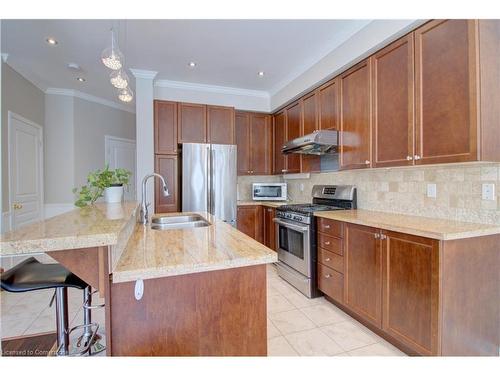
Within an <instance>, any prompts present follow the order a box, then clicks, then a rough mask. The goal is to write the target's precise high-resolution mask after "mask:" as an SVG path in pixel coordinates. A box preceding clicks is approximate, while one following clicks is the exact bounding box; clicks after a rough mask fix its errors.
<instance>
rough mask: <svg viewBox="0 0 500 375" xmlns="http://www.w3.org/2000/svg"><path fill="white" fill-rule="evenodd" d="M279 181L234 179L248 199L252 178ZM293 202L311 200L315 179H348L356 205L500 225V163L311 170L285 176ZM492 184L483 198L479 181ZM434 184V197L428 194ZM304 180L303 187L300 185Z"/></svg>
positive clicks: (327, 181) (342, 181)
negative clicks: (296, 176) (355, 190)
mask: <svg viewBox="0 0 500 375" xmlns="http://www.w3.org/2000/svg"><path fill="white" fill-rule="evenodd" d="M266 181H269V182H271V181H283V178H282V177H277V176H251V177H246V176H244V177H239V178H238V191H239V194H240V199H242V200H245V199H251V194H250V190H251V189H250V186H251V183H252V182H266ZM287 182H288V191H289V196H290V198H291V199H292V200H294V201H309V200H310V199H311V189H312V186H313V185H315V184H352V185H356V187H357V188H358V208H362V209H367V210H375V211H386V212H395V213H403V214H408V215H416V216H424V217H432V218H441V219H452V220H459V221H469V222H476V223H486V224H500V204H499V201H500V192H499V190H500V163H463V164H450V165H433V166H418V167H400V168H380V169H368V170H352V171H342V172H330V173H317V174H311V175H310V178H309V179H297V180H295V179H294V180H287ZM485 182H489V183H494V184H495V185H496V186H495V200H494V201H486V200H482V199H481V190H482V184H483V183H485ZM428 183H435V184H436V187H437V197H436V198H428V197H427V195H426V191H427V184H428ZM301 185H303V190H302V191H301V189H300V187H301Z"/></svg>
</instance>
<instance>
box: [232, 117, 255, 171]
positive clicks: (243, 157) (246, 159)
mask: <svg viewBox="0 0 500 375" xmlns="http://www.w3.org/2000/svg"><path fill="white" fill-rule="evenodd" d="M235 130H236V147H237V153H238V154H237V158H238V159H237V161H236V162H237V164H238V176H244V175H247V174H250V157H251V156H250V155H251V148H250V113H248V112H236V115H235Z"/></svg>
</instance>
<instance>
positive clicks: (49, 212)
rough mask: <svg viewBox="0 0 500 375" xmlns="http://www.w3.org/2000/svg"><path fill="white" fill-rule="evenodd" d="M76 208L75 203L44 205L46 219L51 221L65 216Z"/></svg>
mask: <svg viewBox="0 0 500 375" xmlns="http://www.w3.org/2000/svg"><path fill="white" fill-rule="evenodd" d="M74 208H75V205H74V204H73V203H46V204H44V205H43V211H44V218H45V219H49V218H51V217H53V216H57V215H60V214H63V213H65V212H68V211H71V210H73V209H74Z"/></svg>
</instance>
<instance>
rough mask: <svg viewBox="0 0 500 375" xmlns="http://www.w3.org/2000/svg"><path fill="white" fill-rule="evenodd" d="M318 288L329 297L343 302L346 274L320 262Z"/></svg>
mask: <svg viewBox="0 0 500 375" xmlns="http://www.w3.org/2000/svg"><path fill="white" fill-rule="evenodd" d="M318 288H319V290H321V291H322V292H323V293H325V294H326V295H327V296H328V297H331V298H333V299H334V300H336V301H339V302H342V301H343V299H344V275H342V274H341V273H339V272H337V271H335V270H333V269H331V268H329V267H326V266H323V265H322V264H318Z"/></svg>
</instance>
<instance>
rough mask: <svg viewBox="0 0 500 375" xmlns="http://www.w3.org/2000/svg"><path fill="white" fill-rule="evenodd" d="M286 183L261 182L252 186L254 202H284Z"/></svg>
mask: <svg viewBox="0 0 500 375" xmlns="http://www.w3.org/2000/svg"><path fill="white" fill-rule="evenodd" d="M286 198H287V192H286V182H265V183H264V182H263V183H253V184H252V199H253V200H254V201H286Z"/></svg>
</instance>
